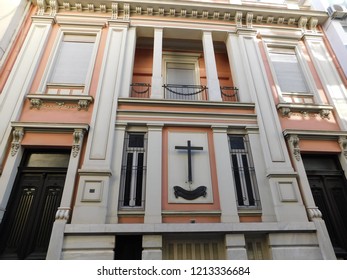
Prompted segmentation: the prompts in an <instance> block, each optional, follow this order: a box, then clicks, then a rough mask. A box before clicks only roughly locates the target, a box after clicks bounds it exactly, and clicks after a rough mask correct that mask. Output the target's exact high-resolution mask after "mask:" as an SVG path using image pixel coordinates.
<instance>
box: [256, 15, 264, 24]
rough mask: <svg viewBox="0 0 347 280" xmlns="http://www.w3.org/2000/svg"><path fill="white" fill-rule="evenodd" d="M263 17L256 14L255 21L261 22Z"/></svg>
mask: <svg viewBox="0 0 347 280" xmlns="http://www.w3.org/2000/svg"><path fill="white" fill-rule="evenodd" d="M263 19H264V17H263V16H257V18H256V22H257V23H262V22H263Z"/></svg>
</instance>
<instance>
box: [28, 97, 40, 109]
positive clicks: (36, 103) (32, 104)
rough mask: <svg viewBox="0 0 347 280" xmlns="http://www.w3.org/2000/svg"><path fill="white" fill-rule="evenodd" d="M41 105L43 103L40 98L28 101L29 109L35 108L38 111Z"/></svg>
mask: <svg viewBox="0 0 347 280" xmlns="http://www.w3.org/2000/svg"><path fill="white" fill-rule="evenodd" d="M42 104H43V101H42V99H40V98H31V99H30V109H32V108H36V109H38V110H39V109H40V108H41V106H42Z"/></svg>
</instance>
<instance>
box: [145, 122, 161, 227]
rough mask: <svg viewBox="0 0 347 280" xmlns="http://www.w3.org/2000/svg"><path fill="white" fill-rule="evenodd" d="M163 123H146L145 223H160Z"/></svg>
mask: <svg viewBox="0 0 347 280" xmlns="http://www.w3.org/2000/svg"><path fill="white" fill-rule="evenodd" d="M162 130H163V124H148V144H147V173H146V174H147V175H146V200H145V201H146V202H145V220H144V222H145V223H161V220H162V219H161V207H162V206H161V200H162V197H161V192H162V138H163V137H162V134H163V133H162Z"/></svg>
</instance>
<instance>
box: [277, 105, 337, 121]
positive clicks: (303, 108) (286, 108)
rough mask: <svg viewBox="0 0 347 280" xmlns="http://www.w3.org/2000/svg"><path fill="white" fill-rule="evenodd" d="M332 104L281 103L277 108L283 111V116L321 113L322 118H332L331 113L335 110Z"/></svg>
mask: <svg viewBox="0 0 347 280" xmlns="http://www.w3.org/2000/svg"><path fill="white" fill-rule="evenodd" d="M333 108H334V107H333V106H330V105H315V104H288V103H279V104H277V109H278V110H279V111H280V112H281V114H282V117H287V118H290V117H291V116H292V115H293V114H296V115H297V114H299V115H301V116H304V117H305V116H309V115H314V116H316V115H319V116H320V117H321V118H322V119H330V114H331V112H332V110H333Z"/></svg>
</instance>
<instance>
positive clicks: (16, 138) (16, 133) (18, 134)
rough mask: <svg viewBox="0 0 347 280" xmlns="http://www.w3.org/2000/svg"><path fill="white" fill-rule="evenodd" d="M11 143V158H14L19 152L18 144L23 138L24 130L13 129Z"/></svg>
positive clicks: (20, 128)
mask: <svg viewBox="0 0 347 280" xmlns="http://www.w3.org/2000/svg"><path fill="white" fill-rule="evenodd" d="M12 136H13V139H12V143H11V156H15V155H16V154H17V152H18V150H19V147H20V143H21V142H22V139H23V136H24V129H23V128H22V127H18V128H15V129H14V130H13V132H12Z"/></svg>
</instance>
